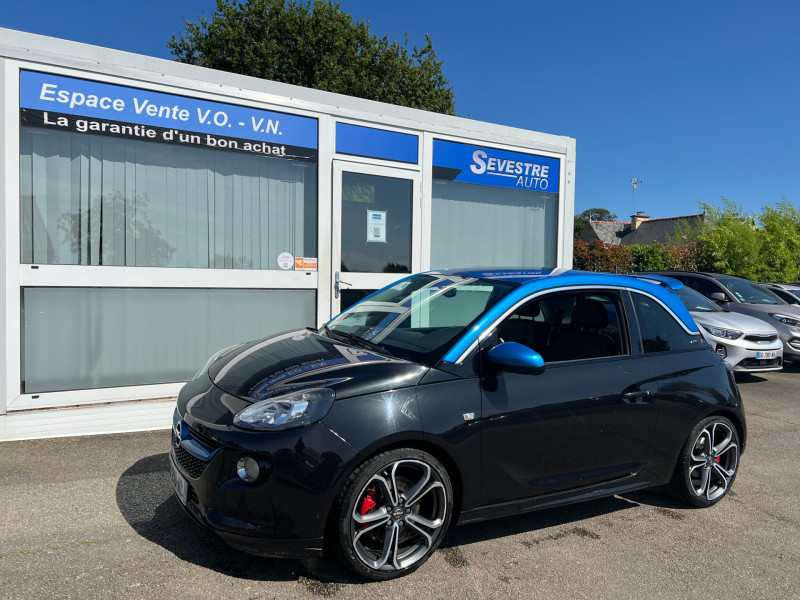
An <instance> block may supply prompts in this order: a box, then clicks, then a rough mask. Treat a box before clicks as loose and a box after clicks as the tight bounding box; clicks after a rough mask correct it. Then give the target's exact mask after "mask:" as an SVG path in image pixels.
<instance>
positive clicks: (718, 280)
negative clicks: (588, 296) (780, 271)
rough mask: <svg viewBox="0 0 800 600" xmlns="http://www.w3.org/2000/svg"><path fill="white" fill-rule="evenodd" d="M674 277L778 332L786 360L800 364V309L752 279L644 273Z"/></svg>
mask: <svg viewBox="0 0 800 600" xmlns="http://www.w3.org/2000/svg"><path fill="white" fill-rule="evenodd" d="M647 273H650V274H657V275H666V276H667V277H673V278H675V279H677V280H679V281H681V282H683V283H684V284H685V285H687V286H688V287H690V288H692V289H693V290H696V291H698V292H700V293H701V294H703V295H704V296H705V297H706V298H709V299H710V300H713V301H714V302H716V303H717V304H718V305H719V306H721V307H722V308H725V309H727V310H730V311H732V312H736V313H741V314H745V315H750V316H751V317H756V318H757V319H762V320H764V321H766V322H767V323H769V324H770V325H772V326H773V327H775V329H777V330H778V337H780V339H781V342H783V358H784V360H800V308H797V307H795V306H790V305H789V304H786V303H785V302H784V301H783V300H781V299H780V297H778V296H776V295H775V294H774V293H773V292H772V291H770V290H768V289H767V288H765V287H764V286H763V285H759V284H757V283H755V282H753V281H750V280H749V279H744V278H742V277H734V276H733V275H718V274H715V273H697V272H693V271H642V274H647Z"/></svg>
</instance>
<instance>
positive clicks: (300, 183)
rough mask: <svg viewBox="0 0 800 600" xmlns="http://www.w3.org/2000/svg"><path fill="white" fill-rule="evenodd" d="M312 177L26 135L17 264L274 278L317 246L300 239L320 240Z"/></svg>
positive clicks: (122, 142)
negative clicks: (252, 272)
mask: <svg viewBox="0 0 800 600" xmlns="http://www.w3.org/2000/svg"><path fill="white" fill-rule="evenodd" d="M316 170H317V165H316V164H314V163H306V162H301V161H290V160H284V159H277V158H270V157H265V156H256V155H249V154H244V153H235V152H229V151H224V150H211V149H206V148H195V147H191V146H176V145H167V144H159V143H154V142H147V141H139V140H130V139H117V138H113V137H107V136H99V135H90V134H83V133H75V132H69V131H49V130H42V129H36V128H31V127H22V129H21V158H20V180H21V184H20V185H21V213H22V219H21V227H22V231H21V239H22V248H21V250H22V261H23V263H40V264H71V265H116V266H149V267H154V266H155V267H196V268H212V269H277V268H278V265H277V262H276V260H277V257H278V255H279V254H280V253H282V252H289V253H291V254H293V255H295V256H316V240H315V239H306V238H308V237H313V236H307V235H305V233H304V232H306V231H316V192H317V190H316V177H317V173H316ZM309 222H310V223H311V226H310V227H309Z"/></svg>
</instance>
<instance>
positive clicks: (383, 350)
mask: <svg viewBox="0 0 800 600" xmlns="http://www.w3.org/2000/svg"><path fill="white" fill-rule="evenodd" d="M322 329H324V330H325V331H327V332H328V335H329V336H331V335H332V337H335V336H342V337H343V338H345V339H348V340H351V341H353V342H355V343H356V344H360V345H362V346H365V347H367V348H369V349H370V350H374V351H375V352H380V353H382V354H388V355H389V356H391V357H392V358H394V354H392V353H391V352H389V351H388V350H387V349H386V348H384V347H383V346H381V345H380V344H376V343H375V342H370V341H369V340H365V339H364V338H362V337H359V336H357V335H355V334H353V333H347V332H346V331H334V330H333V329H331V328H330V327H328V326H327V325H323V326H322Z"/></svg>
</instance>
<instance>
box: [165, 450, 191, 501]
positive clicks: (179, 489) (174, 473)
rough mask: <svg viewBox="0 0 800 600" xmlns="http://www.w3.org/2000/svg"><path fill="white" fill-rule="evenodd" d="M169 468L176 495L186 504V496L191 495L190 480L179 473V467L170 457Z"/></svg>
mask: <svg viewBox="0 0 800 600" xmlns="http://www.w3.org/2000/svg"><path fill="white" fill-rule="evenodd" d="M167 465H168V467H167V470H168V471H169V479H170V481H171V482H172V489H173V490H175V495H176V496H177V497H178V500H180V501H181V504H184V505H185V504H186V497H187V496H188V495H189V482H188V481H186V479H185V478H184V476H183V475H181V474H180V473H178V468H177V467H176V466H175V463H174V462H173V461H172V458H170V459H169V460H168V461H167Z"/></svg>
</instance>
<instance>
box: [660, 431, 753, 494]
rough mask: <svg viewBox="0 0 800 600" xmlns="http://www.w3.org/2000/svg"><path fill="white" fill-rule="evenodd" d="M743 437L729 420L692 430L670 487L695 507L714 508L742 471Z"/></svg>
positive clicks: (679, 458)
mask: <svg viewBox="0 0 800 600" xmlns="http://www.w3.org/2000/svg"><path fill="white" fill-rule="evenodd" d="M739 448H740V446H739V433H738V432H737V430H736V427H735V426H734V424H733V423H731V421H730V420H729V419H726V418H725V417H722V416H712V417H708V418H706V419H703V420H702V421H700V422H699V423H698V424H697V425H695V427H694V429H692V433H691V434H690V435H689V439H688V440H687V441H686V444H684V446H683V449H682V450H681V453H680V455H679V457H678V464H677V466H676V467H675V474H674V475H673V476H672V482H671V484H670V487H671V489H672V491H673V493H675V495H676V496H678V497H679V498H681V499H682V500H685V501H686V502H688V503H689V504H693V505H694V506H700V507H707V506H713V505H714V504H716V503H717V502H719V501H720V500H722V498H723V497H724V496H725V494H727V493H728V490H730V488H731V485H733V480H734V479H735V478H736V472H737V470H738V468H739Z"/></svg>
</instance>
